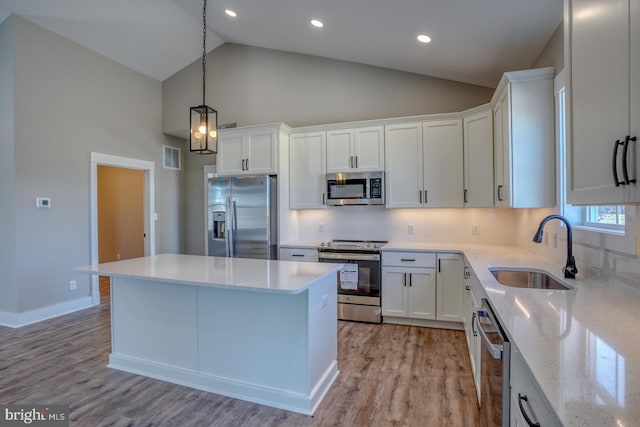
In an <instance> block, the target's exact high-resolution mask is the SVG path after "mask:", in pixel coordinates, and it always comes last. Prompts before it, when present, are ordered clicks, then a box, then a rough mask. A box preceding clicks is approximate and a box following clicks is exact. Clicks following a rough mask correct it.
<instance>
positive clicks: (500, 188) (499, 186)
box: [498, 185, 503, 202]
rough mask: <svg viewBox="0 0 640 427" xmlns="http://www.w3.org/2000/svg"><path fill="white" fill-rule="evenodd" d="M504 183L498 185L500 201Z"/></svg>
mask: <svg viewBox="0 0 640 427" xmlns="http://www.w3.org/2000/svg"><path fill="white" fill-rule="evenodd" d="M502 187H503V186H502V185H498V201H499V202H501V201H502Z"/></svg>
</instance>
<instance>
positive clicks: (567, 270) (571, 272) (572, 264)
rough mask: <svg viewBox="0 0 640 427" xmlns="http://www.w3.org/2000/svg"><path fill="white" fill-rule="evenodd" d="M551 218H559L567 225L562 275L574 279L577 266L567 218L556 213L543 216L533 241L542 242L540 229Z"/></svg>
mask: <svg viewBox="0 0 640 427" xmlns="http://www.w3.org/2000/svg"><path fill="white" fill-rule="evenodd" d="M552 219H559V220H560V221H562V222H564V224H565V225H566V226H567V265H566V266H565V267H564V269H563V271H564V277H565V278H566V279H575V278H576V274H577V273H578V267H576V260H575V258H574V257H573V242H572V238H571V224H570V223H569V220H567V218H565V217H563V216H562V215H557V214H553V215H549V216H547V217H546V218H544V219H543V220H542V221H540V225H539V226H538V231H536V234H535V235H534V236H533V241H534V242H536V243H542V230H543V229H544V225H545V224H546V223H547V222H549V221H550V220H552Z"/></svg>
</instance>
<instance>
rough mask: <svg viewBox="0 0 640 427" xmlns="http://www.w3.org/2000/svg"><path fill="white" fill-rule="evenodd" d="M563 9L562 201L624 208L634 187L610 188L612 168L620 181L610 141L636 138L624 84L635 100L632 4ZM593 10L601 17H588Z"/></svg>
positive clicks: (577, 4) (609, 1)
mask: <svg viewBox="0 0 640 427" xmlns="http://www.w3.org/2000/svg"><path fill="white" fill-rule="evenodd" d="M568 10H569V13H568V20H567V21H568V25H567V26H568V29H567V31H566V33H567V34H568V38H565V40H566V41H565V45H566V46H565V50H566V51H567V52H568V59H569V61H568V62H569V64H568V67H567V69H568V70H569V74H568V82H567V83H568V87H567V95H568V98H567V100H568V102H567V136H568V138H567V145H568V150H567V153H568V163H569V168H568V176H567V186H568V189H567V190H568V191H567V198H568V200H569V202H570V203H576V204H605V203H606V204H619V203H625V202H628V201H630V197H631V196H630V194H629V193H630V191H631V192H634V193H635V191H634V190H636V187H637V186H638V184H637V183H636V184H632V185H618V186H616V183H615V181H614V169H617V175H618V176H617V180H618V181H623V173H622V154H621V153H622V151H623V146H620V145H617V143H616V141H621V142H624V141H625V138H626V136H627V135H631V130H634V134H633V135H631V136H636V137H640V135H639V134H638V125H637V123H638V122H639V121H640V116H639V115H638V114H637V111H636V115H635V117H634V116H633V115H631V116H630V115H629V112H630V103H631V99H630V97H631V96H633V93H632V90H630V87H629V82H630V81H631V82H632V86H634V84H635V85H636V96H637V84H638V79H639V77H638V74H639V73H640V69H639V68H635V69H634V68H632V67H633V66H634V64H632V61H636V63H635V67H638V63H637V61H638V55H640V54H639V53H638V50H640V43H638V37H639V36H638V22H639V19H640V17H639V15H640V12H639V11H638V0H631V2H630V1H629V0H569V1H568ZM594 10H599V11H606V13H597V14H593V13H592V11H594ZM585 16H589V19H584V17H585ZM630 24H631V27H630ZM634 31H635V33H634ZM630 43H632V44H631V45H630ZM630 55H631V56H630ZM630 79H631V80H630ZM630 117H631V123H635V129H633V128H634V125H633V124H631V125H630V122H629V119H630ZM635 144H637V142H636V143H635ZM616 147H617V148H618V151H619V153H618V155H617V159H616V161H615V163H616V167H613V164H612V159H613V153H614V151H615V149H616ZM632 148H635V147H632ZM634 151H635V150H634ZM629 163H632V162H629ZM629 166H633V165H632V164H629ZM632 169H634V171H633V175H634V176H633V178H638V177H636V176H635V174H636V171H637V170H638V169H637V168H632ZM635 201H638V199H636V200H635Z"/></svg>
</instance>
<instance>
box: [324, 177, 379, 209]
mask: <svg viewBox="0 0 640 427" xmlns="http://www.w3.org/2000/svg"><path fill="white" fill-rule="evenodd" d="M327 205H329V206H345V205H384V172H342V173H328V174H327Z"/></svg>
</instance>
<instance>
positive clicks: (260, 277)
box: [76, 254, 340, 294]
mask: <svg viewBox="0 0 640 427" xmlns="http://www.w3.org/2000/svg"><path fill="white" fill-rule="evenodd" d="M339 268H340V264H319V263H315V262H295V261H270V260H262V259H247V258H219V257H207V256H199V255H175V254H163V255H155V256H151V257H144V258H134V259H128V260H124V261H115V262H109V263H104V264H98V265H88V266H84V267H79V268H77V269H76V271H78V272H80V273H88V274H101V275H105V276H112V277H128V278H134V279H142V280H151V281H162V282H169V283H176V284H184V285H192V286H194V285H195V286H204V287H217V288H227V289H235V290H245V291H260V292H272V293H285V294H298V293H301V292H303V291H305V290H307V289H308V288H309V287H311V286H313V284H314V282H315V281H316V280H318V279H319V278H321V277H322V276H324V275H326V274H327V273H331V272H337V271H338V270H339Z"/></svg>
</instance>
